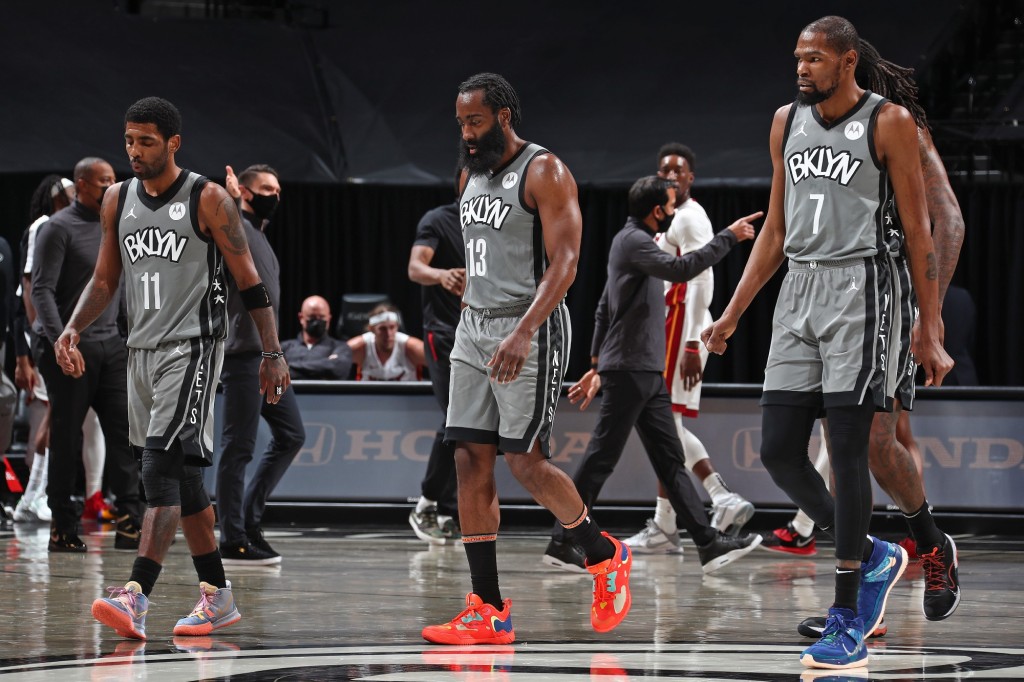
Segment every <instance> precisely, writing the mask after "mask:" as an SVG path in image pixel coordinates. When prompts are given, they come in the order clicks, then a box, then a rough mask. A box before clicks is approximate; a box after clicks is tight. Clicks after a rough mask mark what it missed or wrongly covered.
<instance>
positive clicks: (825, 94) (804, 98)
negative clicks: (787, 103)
mask: <svg viewBox="0 0 1024 682" xmlns="http://www.w3.org/2000/svg"><path fill="white" fill-rule="evenodd" d="M838 89H839V79H838V78H837V79H836V80H835V82H833V83H832V86H831V87H829V88H826V89H825V90H820V89H818V86H817V85H815V86H814V90H811V91H810V92H804V91H803V90H797V92H796V101H797V103H798V104H800V105H802V106H805V107H810V106H814V105H815V104H821V103H822V102H824V101H825V100H827V99H828V98H829V97H831V96H832V95H834V94H835V93H836V90H838Z"/></svg>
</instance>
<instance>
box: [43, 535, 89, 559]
mask: <svg viewBox="0 0 1024 682" xmlns="http://www.w3.org/2000/svg"><path fill="white" fill-rule="evenodd" d="M47 549H48V550H49V551H51V552H72V553H75V554H82V553H84V552H86V551H88V549H89V548H88V547H86V546H85V543H84V542H82V538H80V537H78V535H76V534H75V533H61V532H58V531H56V530H51V531H50V544H49V545H48V546H47Z"/></svg>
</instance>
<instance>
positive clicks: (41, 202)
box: [29, 175, 64, 220]
mask: <svg viewBox="0 0 1024 682" xmlns="http://www.w3.org/2000/svg"><path fill="white" fill-rule="evenodd" d="M63 191H64V186H63V185H62V184H61V177H60V176H59V175H47V176H46V177H45V178H43V180H42V182H40V183H39V186H38V187H36V191H34V192H32V201H31V202H30V203H29V211H30V213H31V215H30V220H35V219H36V218H38V217H39V216H44V215H53V195H54V194H55V193H56V192H63Z"/></svg>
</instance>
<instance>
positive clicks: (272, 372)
mask: <svg viewBox="0 0 1024 682" xmlns="http://www.w3.org/2000/svg"><path fill="white" fill-rule="evenodd" d="M199 226H200V228H202V230H203V233H204V234H207V235H209V236H210V238H212V239H213V243H214V244H216V245H217V248H218V249H220V252H221V254H223V256H224V265H225V266H226V267H227V269H228V272H230V273H231V276H232V277H233V278H234V280H235V284H237V285H238V290H239V291H245V290H246V289H250V288H252V287H254V286H256V285H258V284H260V283H261V281H260V275H259V273H258V272H256V266H255V265H254V264H253V262H252V254H250V253H249V243H248V241H246V238H245V226H243V225H242V218H241V217H240V216H239V215H238V208H237V206H236V205H235V200H234V199H232V198H231V196H230V195H228V193H227V191H225V190H224V188H223V187H221V186H220V185H218V184H216V183H213V182H208V183H206V185H205V186H204V187H203V193H202V194H201V195H200V197H199ZM249 315H250V316H251V317H252V321H253V322H255V323H256V330H257V331H258V332H259V335H260V340H261V342H262V343H263V350H264V351H280V350H281V341H280V339H278V337H277V321H276V319H275V313H274V309H273V308H270V307H267V308H253V309H252V310H250V311H249ZM289 383H291V379H290V378H289V376H288V363H287V362H285V360H284V356H282V357H280V358H276V359H274V360H269V359H267V358H264V359H263V362H262V363H260V393H262V394H265V395H266V396H267V402H268V403H276V402H277V401H278V400H280V399H281V394H279V393H276V392H275V390H273V389H274V388H276V387H281V390H282V391H283V390H284V389H286V388H288V384H289Z"/></svg>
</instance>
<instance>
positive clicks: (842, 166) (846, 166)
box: [786, 146, 864, 187]
mask: <svg viewBox="0 0 1024 682" xmlns="http://www.w3.org/2000/svg"><path fill="white" fill-rule="evenodd" d="M863 163H864V162H863V160H861V159H855V158H853V154H851V153H850V152H849V151H846V150H843V151H841V152H839V153H836V152H835V151H833V149H832V147H828V146H821V147H813V148H811V149H805V150H803V151H802V152H796V153H794V154H791V155H790V157H789V158H788V159H786V167H787V168H788V169H789V177H790V179H791V180H792V181H793V184H794V185H796V184H799V183H800V181H802V180H806V179H807V178H828V179H830V180H835V181H836V182H838V183H839V184H840V185H842V186H843V187H846V186H847V185H849V184H850V181H851V180H853V176H854V175H855V174H856V173H857V169H858V168H860V167H861V164H863Z"/></svg>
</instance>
